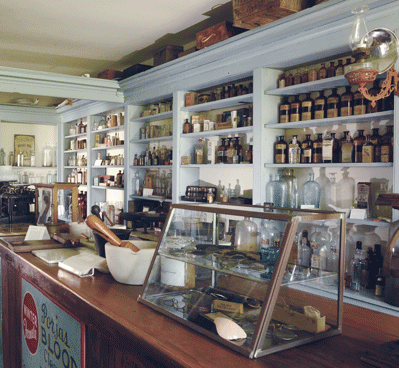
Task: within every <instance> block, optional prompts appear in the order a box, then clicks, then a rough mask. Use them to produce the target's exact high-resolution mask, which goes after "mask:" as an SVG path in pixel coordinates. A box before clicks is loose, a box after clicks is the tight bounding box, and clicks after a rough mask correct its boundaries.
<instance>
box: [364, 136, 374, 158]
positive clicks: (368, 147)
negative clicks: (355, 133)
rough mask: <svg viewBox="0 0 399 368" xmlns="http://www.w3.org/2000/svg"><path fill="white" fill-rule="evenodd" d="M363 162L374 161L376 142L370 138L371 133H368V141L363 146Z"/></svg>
mask: <svg viewBox="0 0 399 368" xmlns="http://www.w3.org/2000/svg"><path fill="white" fill-rule="evenodd" d="M362 162H366V163H369V162H374V144H373V143H372V142H371V140H370V134H366V142H364V144H363V147H362Z"/></svg>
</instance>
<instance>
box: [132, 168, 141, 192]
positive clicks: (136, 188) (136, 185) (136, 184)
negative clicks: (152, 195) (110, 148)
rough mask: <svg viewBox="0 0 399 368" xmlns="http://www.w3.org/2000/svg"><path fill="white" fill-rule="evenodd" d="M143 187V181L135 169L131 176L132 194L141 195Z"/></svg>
mask: <svg viewBox="0 0 399 368" xmlns="http://www.w3.org/2000/svg"><path fill="white" fill-rule="evenodd" d="M142 189H143V182H142V180H141V178H140V176H139V173H138V171H136V173H135V174H134V177H133V195H136V196H138V195H141V192H142Z"/></svg>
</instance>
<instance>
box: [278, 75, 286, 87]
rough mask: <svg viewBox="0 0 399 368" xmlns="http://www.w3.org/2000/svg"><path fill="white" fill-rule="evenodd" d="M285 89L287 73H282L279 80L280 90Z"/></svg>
mask: <svg viewBox="0 0 399 368" xmlns="http://www.w3.org/2000/svg"><path fill="white" fill-rule="evenodd" d="M284 87H285V73H281V74H280V76H279V78H278V88H284Z"/></svg>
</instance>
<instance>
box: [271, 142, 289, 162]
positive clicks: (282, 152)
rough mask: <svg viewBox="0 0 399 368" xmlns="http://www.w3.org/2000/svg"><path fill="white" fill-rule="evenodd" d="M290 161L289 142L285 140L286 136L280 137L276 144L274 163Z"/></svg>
mask: <svg viewBox="0 0 399 368" xmlns="http://www.w3.org/2000/svg"><path fill="white" fill-rule="evenodd" d="M287 162H288V144H287V142H286V141H285V140H284V136H283V135H281V136H279V137H278V140H277V141H276V142H275V144H274V163H275V164H286V163H287Z"/></svg>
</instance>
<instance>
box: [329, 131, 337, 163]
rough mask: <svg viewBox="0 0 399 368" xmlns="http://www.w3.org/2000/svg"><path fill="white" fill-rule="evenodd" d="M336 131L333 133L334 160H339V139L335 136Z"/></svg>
mask: <svg viewBox="0 0 399 368" xmlns="http://www.w3.org/2000/svg"><path fill="white" fill-rule="evenodd" d="M335 135H336V133H331V138H332V140H333V162H334V163H337V162H339V140H338V138H336V137H335Z"/></svg>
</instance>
